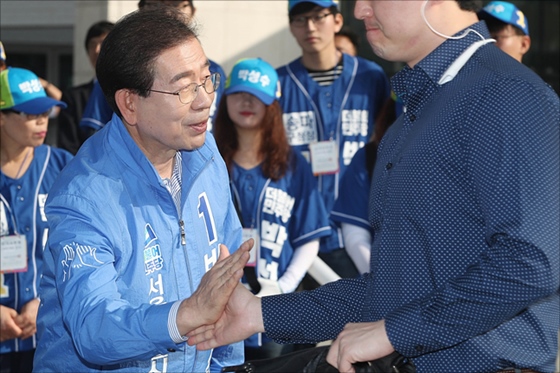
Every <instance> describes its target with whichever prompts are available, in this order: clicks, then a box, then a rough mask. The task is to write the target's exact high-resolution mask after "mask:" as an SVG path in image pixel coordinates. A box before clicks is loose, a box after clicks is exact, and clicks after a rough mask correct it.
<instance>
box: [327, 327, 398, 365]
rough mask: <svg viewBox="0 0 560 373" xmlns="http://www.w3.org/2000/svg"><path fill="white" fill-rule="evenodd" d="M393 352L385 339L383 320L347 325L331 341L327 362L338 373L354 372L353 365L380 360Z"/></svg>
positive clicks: (386, 338)
mask: <svg viewBox="0 0 560 373" xmlns="http://www.w3.org/2000/svg"><path fill="white" fill-rule="evenodd" d="M393 351H395V349H394V348H393V345H391V342H390V341H389V338H388V337H387V332H386V330H385V320H380V321H376V322H368V323H349V324H346V325H345V326H344V329H343V330H342V331H341V332H340V334H339V335H338V337H336V339H335V340H334V341H333V343H332V345H331V348H330V349H329V353H328V355H327V362H328V363H329V364H331V365H332V366H334V367H336V368H337V369H338V370H339V371H340V372H354V368H353V367H352V364H353V363H358V362H364V361H371V360H375V359H379V358H382V357H384V356H387V355H389V354H390V353H392V352H393Z"/></svg>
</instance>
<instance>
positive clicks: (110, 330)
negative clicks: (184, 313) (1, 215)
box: [45, 195, 184, 365]
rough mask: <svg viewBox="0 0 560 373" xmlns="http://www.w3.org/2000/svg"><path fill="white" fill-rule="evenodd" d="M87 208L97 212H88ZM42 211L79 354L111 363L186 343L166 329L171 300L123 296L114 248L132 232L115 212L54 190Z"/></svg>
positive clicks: (94, 361)
mask: <svg viewBox="0 0 560 373" xmlns="http://www.w3.org/2000/svg"><path fill="white" fill-rule="evenodd" d="M105 202H107V201H105ZM107 203H110V202H107ZM85 211H89V212H91V211H98V212H99V213H97V214H92V213H89V214H88V215H87V216H86V215H85V214H84V212H85ZM103 211H105V212H106V213H103ZM46 212H47V216H48V219H49V222H50V237H49V246H48V249H47V252H46V253H45V255H50V256H52V259H51V260H49V262H50V263H52V266H53V268H51V270H52V272H53V273H54V277H55V278H54V281H55V284H56V289H57V292H58V298H59V301H60V304H61V307H62V318H63V322H64V325H65V328H67V330H68V332H69V334H70V335H71V338H72V340H73V344H74V346H75V348H76V350H77V351H78V353H79V355H80V356H81V357H82V358H83V359H85V360H86V361H88V362H89V363H92V364H99V365H110V364H116V363H121V362H125V361H132V360H145V359H150V358H151V357H153V356H154V355H157V354H166V353H167V349H169V348H171V349H180V348H181V346H184V344H181V345H177V344H175V343H174V342H173V341H172V340H171V337H170V335H169V332H168V326H167V323H168V314H169V311H170V309H171V306H172V304H173V303H172V302H170V303H167V304H162V305H150V304H148V303H142V301H141V300H139V301H138V304H139V305H133V304H131V303H130V302H129V301H127V300H124V299H123V298H122V296H121V294H122V292H123V291H126V289H122V288H119V287H118V286H117V278H118V276H119V275H118V273H117V271H116V269H115V265H117V263H116V261H117V255H115V253H116V252H117V251H118V250H119V247H122V245H126V242H124V237H127V236H129V235H130V234H129V233H127V232H124V230H125V229H126V227H127V225H126V224H125V223H124V221H120V220H122V219H119V215H118V214H114V212H112V211H110V210H109V209H107V208H106V206H105V207H103V206H100V205H99V204H94V203H92V202H91V201H89V200H86V199H84V198H82V197H81V196H77V195H57V196H55V197H54V198H53V199H52V200H51V201H49V203H48V204H47V209H46Z"/></svg>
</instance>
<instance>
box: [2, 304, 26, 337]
mask: <svg viewBox="0 0 560 373" xmlns="http://www.w3.org/2000/svg"><path fill="white" fill-rule="evenodd" d="M17 317H18V313H17V311H16V310H14V309H13V308H10V307H6V306H0V342H4V341H7V340H10V339H14V338H18V337H19V336H20V335H21V333H22V330H21V328H20V327H19V326H18V325H17V323H16V318H17Z"/></svg>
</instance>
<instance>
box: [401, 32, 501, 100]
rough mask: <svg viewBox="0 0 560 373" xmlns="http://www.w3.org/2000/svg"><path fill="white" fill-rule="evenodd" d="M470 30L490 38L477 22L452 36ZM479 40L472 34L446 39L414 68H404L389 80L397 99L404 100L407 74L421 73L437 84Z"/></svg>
mask: <svg viewBox="0 0 560 373" xmlns="http://www.w3.org/2000/svg"><path fill="white" fill-rule="evenodd" d="M468 29H472V30H475V31H476V32H478V33H479V34H480V35H482V36H483V37H484V38H489V37H490V32H489V31H488V28H487V27H486V23H484V21H480V22H477V23H475V24H473V25H470V26H469V27H467V28H465V29H463V30H461V31H459V32H457V33H456V34H455V35H453V36H459V35H462V34H463V33H464V32H465V31H466V30H468ZM479 40H481V39H480V36H479V35H478V34H476V33H474V32H469V33H468V34H467V35H466V36H465V37H463V38H461V39H447V40H446V41H444V42H443V43H442V44H441V45H440V46H438V47H437V48H436V49H434V50H433V51H432V52H431V53H430V54H428V55H427V56H426V57H424V59H422V60H421V61H420V62H418V63H417V64H416V65H415V66H414V68H410V67H409V66H408V65H407V66H405V67H404V68H403V69H402V70H401V71H400V72H398V73H397V74H395V76H394V77H393V78H392V79H391V84H392V86H393V89H394V90H395V93H396V94H397V96H398V97H400V98H402V99H405V96H406V84H407V82H409V81H410V79H409V78H408V76H409V74H418V73H420V72H423V73H424V74H425V75H426V76H427V77H428V78H429V79H430V80H431V81H432V82H433V83H434V84H437V82H438V81H439V79H440V77H441V76H442V74H443V73H444V72H445V70H447V68H448V67H449V66H450V65H451V64H452V63H453V62H454V61H455V60H456V59H457V57H459V56H460V55H461V53H463V51H464V50H465V49H467V48H468V47H469V46H470V45H471V44H473V43H474V42H477V41H479Z"/></svg>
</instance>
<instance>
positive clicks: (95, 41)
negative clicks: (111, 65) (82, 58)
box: [87, 34, 108, 70]
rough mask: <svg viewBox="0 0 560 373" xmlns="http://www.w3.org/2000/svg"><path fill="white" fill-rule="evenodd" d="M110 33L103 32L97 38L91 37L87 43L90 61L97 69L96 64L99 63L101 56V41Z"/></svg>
mask: <svg viewBox="0 0 560 373" xmlns="http://www.w3.org/2000/svg"><path fill="white" fill-rule="evenodd" d="M107 35H108V34H102V35H99V36H97V37H95V38H91V39H89V41H88V45H87V54H88V58H89V63H91V66H93V69H94V70H95V65H96V64H97V57H99V52H100V51H101V43H103V40H105V38H106V37H107Z"/></svg>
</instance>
